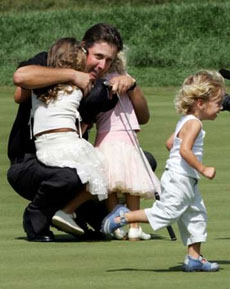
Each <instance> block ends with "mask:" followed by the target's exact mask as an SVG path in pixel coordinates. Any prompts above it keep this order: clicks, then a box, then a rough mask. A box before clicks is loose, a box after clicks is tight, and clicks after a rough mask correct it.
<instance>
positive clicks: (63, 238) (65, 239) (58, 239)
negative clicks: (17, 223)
mask: <svg viewBox="0 0 230 289" xmlns="http://www.w3.org/2000/svg"><path fill="white" fill-rule="evenodd" d="M15 239H16V240H24V241H27V242H32V243H71V242H73V243H76V242H79V243H80V242H108V241H111V239H99V238H93V237H92V238H91V237H90V238H80V237H79V238H77V237H74V236H71V235H55V240H54V241H52V242H41V241H40V242H39V241H28V239H27V237H17V238H15Z"/></svg>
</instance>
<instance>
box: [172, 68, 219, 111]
mask: <svg viewBox="0 0 230 289" xmlns="http://www.w3.org/2000/svg"><path fill="white" fill-rule="evenodd" d="M223 91H224V79H223V77H222V76H221V75H220V73H218V72H217V71H211V70H202V71H199V72H198V73H196V74H194V75H190V76H189V77H187V78H186V79H185V81H184V83H183V85H182V87H181V89H180V90H179V93H178V94H177V95H176V97H175V101H174V103H175V107H176V110H177V112H178V113H181V114H184V115H185V114H188V113H190V112H191V110H192V107H193V104H194V103H195V101H196V100H198V99H202V100H203V101H209V100H210V99H215V98H218V97H219V96H220V95H221V93H223Z"/></svg>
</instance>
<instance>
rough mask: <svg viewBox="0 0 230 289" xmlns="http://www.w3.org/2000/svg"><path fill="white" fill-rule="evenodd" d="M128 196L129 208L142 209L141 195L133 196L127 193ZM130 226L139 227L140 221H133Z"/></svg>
mask: <svg viewBox="0 0 230 289" xmlns="http://www.w3.org/2000/svg"><path fill="white" fill-rule="evenodd" d="M125 198H126V204H127V208H128V209H130V211H137V210H139V209H140V197H138V196H133V195H130V194H125ZM129 227H130V228H138V227H139V224H138V223H131V224H130V225H129Z"/></svg>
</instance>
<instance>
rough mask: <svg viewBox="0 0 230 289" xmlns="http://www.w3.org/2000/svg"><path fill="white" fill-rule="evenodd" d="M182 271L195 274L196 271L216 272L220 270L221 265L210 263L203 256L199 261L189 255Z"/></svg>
mask: <svg viewBox="0 0 230 289" xmlns="http://www.w3.org/2000/svg"><path fill="white" fill-rule="evenodd" d="M182 270H183V271H186V272H195V271H203V272H215V271H218V270H219V265H218V263H211V262H208V261H207V260H206V259H205V258H203V257H202V256H200V257H199V258H198V259H193V258H192V257H190V256H188V255H187V256H186V257H185V260H184V264H183V266H182Z"/></svg>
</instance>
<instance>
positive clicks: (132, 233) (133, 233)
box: [128, 227, 151, 241]
mask: <svg viewBox="0 0 230 289" xmlns="http://www.w3.org/2000/svg"><path fill="white" fill-rule="evenodd" d="M128 238H129V240H130V241H139V240H150V239H151V235H150V234H146V233H144V232H143V231H142V228H141V227H138V228H130V229H129V232H128Z"/></svg>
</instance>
